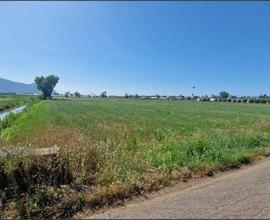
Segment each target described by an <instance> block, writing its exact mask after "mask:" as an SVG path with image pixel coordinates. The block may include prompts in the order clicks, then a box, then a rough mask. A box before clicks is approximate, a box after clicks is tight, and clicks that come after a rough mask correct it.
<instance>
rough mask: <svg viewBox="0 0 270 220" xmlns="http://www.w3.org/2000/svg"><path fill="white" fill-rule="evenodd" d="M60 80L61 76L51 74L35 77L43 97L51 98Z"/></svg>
mask: <svg viewBox="0 0 270 220" xmlns="http://www.w3.org/2000/svg"><path fill="white" fill-rule="evenodd" d="M58 81H59V77H58V76H55V75H49V76H47V77H44V76H40V77H39V76H37V77H36V78H35V83H36V85H37V88H38V90H40V91H41V92H42V94H43V98H44V99H47V98H51V97H52V92H53V89H54V87H55V86H56V84H57V83H58Z"/></svg>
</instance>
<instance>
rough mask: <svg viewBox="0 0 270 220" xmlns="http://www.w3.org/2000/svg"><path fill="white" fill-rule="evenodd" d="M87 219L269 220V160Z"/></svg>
mask: <svg viewBox="0 0 270 220" xmlns="http://www.w3.org/2000/svg"><path fill="white" fill-rule="evenodd" d="M87 218H102V219H104V218H122V219H123V218H124V219H128V218H132V219H134V218H144V219H145V218H159V219H163V218H193V219H194V218H204V219H205V218H245V219H246V218H257V219H259V218H260V219H261V218H268V219H270V160H269V159H264V160H263V162H259V163H258V164H255V165H254V166H248V167H247V168H244V169H240V170H238V171H234V172H231V173H229V174H225V175H222V176H220V177H217V178H212V179H211V178H209V179H208V180H207V181H204V182H203V183H199V184H197V185H195V186H192V187H190V188H187V189H184V190H179V191H176V192H172V193H170V194H167V195H162V196H159V197H155V198H152V199H149V200H145V201H141V202H138V203H134V204H128V205H126V207H119V208H115V209H111V210H108V211H106V212H104V213H101V214H96V215H93V216H88V217H87Z"/></svg>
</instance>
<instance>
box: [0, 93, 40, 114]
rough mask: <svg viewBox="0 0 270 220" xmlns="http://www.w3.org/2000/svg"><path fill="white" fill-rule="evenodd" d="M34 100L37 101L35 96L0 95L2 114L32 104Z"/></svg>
mask: <svg viewBox="0 0 270 220" xmlns="http://www.w3.org/2000/svg"><path fill="white" fill-rule="evenodd" d="M34 99H36V97H34V96H26V95H25V96H24V95H13V94H2V95H0V112H1V111H4V110H7V109H10V108H13V107H16V106H21V105H24V104H26V103H29V102H32V101H33V100H34Z"/></svg>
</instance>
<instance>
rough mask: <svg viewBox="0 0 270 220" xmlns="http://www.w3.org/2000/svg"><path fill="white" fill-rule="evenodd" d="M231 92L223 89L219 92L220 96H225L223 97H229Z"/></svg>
mask: <svg viewBox="0 0 270 220" xmlns="http://www.w3.org/2000/svg"><path fill="white" fill-rule="evenodd" d="M229 95H230V94H229V93H228V92H226V91H221V92H220V93H219V96H220V97H221V98H223V99H227V98H228V97H229Z"/></svg>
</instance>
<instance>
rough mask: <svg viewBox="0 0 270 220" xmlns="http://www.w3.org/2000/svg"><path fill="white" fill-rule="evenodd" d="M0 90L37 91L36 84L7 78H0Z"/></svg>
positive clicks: (7, 91)
mask: <svg viewBox="0 0 270 220" xmlns="http://www.w3.org/2000/svg"><path fill="white" fill-rule="evenodd" d="M0 92H1V93H27V94H35V93H39V91H38V89H37V87H36V84H35V83H32V84H24V83H20V82H13V81H10V80H7V79H3V78H0Z"/></svg>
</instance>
